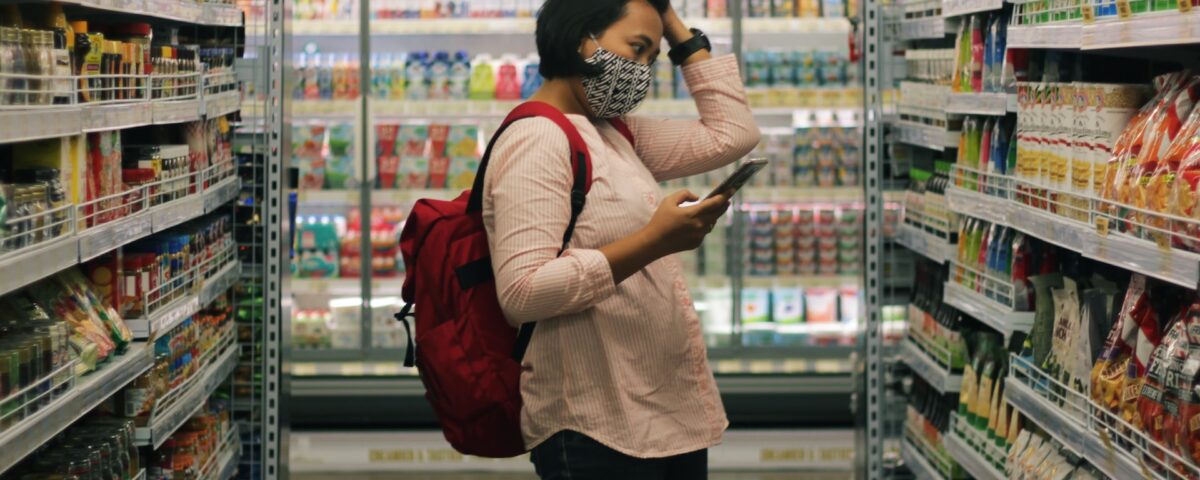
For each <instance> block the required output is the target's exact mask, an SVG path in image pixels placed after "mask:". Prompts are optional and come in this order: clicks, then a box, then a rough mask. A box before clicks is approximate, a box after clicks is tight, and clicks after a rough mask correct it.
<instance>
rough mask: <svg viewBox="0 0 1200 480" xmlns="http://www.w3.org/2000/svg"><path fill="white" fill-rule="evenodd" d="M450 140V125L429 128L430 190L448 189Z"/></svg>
mask: <svg viewBox="0 0 1200 480" xmlns="http://www.w3.org/2000/svg"><path fill="white" fill-rule="evenodd" d="M449 140H450V126H449V125H430V126H429V188H433V189H439V190H440V189H444V188H446V176H447V174H449V172H450V157H448V156H447V154H446V152H447V148H446V147H447V143H448V142H449Z"/></svg>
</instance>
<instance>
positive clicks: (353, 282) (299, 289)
mask: <svg viewBox="0 0 1200 480" xmlns="http://www.w3.org/2000/svg"><path fill="white" fill-rule="evenodd" d="M402 283H404V278H403V277H399V278H373V279H372V281H371V290H372V292H374V293H375V295H376V296H378V295H380V294H396V295H399V294H400V285H401V284H402ZM292 294H293V295H300V296H305V295H345V296H359V295H361V294H362V279H359V278H293V279H292Z"/></svg>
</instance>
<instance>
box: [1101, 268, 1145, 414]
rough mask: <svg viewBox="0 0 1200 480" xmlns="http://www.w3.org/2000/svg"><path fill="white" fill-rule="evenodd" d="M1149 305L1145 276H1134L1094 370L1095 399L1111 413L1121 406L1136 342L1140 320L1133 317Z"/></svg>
mask: <svg viewBox="0 0 1200 480" xmlns="http://www.w3.org/2000/svg"><path fill="white" fill-rule="evenodd" d="M1147 302H1149V298H1148V297H1147V296H1146V277H1143V276H1141V275H1134V276H1133V278H1132V279H1131V280H1130V282H1129V289H1128V290H1126V292H1125V299H1124V301H1123V302H1122V304H1121V310H1120V313H1118V314H1117V318H1116V320H1115V321H1114V322H1113V328H1112V330H1109V332H1108V338H1107V339H1106V340H1105V343H1104V350H1103V351H1102V352H1101V353H1100V358H1099V359H1098V360H1096V365H1095V366H1093V367H1092V375H1091V377H1092V382H1091V383H1092V400H1094V401H1095V402H1096V403H1097V404H1099V405H1101V406H1102V407H1104V408H1106V409H1108V410H1109V411H1113V412H1115V411H1116V410H1117V407H1119V406H1120V395H1121V391H1122V389H1123V388H1124V380H1125V375H1124V374H1125V369H1126V368H1127V367H1128V365H1129V358H1130V355H1131V353H1132V352H1133V344H1134V343H1136V342H1137V321H1136V320H1135V319H1134V318H1133V311H1134V309H1135V307H1138V306H1139V305H1141V304H1144V303H1147Z"/></svg>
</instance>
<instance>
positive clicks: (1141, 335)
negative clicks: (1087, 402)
mask: <svg viewBox="0 0 1200 480" xmlns="http://www.w3.org/2000/svg"><path fill="white" fill-rule="evenodd" d="M1130 314H1131V317H1132V318H1133V319H1134V320H1135V321H1136V322H1137V340H1136V343H1134V345H1133V352H1132V355H1131V356H1130V358H1129V364H1128V366H1127V368H1126V369H1125V380H1124V382H1125V385H1124V388H1123V389H1122V392H1121V408H1120V414H1121V418H1122V419H1124V420H1125V421H1127V422H1129V423H1130V424H1131V425H1133V428H1136V429H1138V430H1144V429H1145V421H1146V420H1148V419H1145V418H1142V416H1141V414H1140V413H1139V412H1138V409H1137V399H1138V396H1139V395H1140V393H1141V391H1142V385H1143V384H1144V383H1145V381H1146V367H1147V366H1148V365H1149V364H1150V354H1151V353H1153V352H1154V349H1155V348H1157V347H1158V345H1159V344H1160V343H1162V329H1161V328H1160V326H1159V324H1158V312H1157V311H1155V309H1154V305H1153V304H1152V303H1151V302H1150V299H1149V297H1146V301H1141V302H1138V304H1137V305H1135V306H1134V308H1133V310H1132V311H1131V312H1130Z"/></svg>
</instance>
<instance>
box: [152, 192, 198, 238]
mask: <svg viewBox="0 0 1200 480" xmlns="http://www.w3.org/2000/svg"><path fill="white" fill-rule="evenodd" d="M203 213H204V199H203V198H201V196H200V195H191V196H189V197H188V198H184V199H181V200H175V201H173V202H171V203H168V204H166V205H160V206H158V207H155V208H154V209H152V210H151V216H152V217H153V219H154V220H153V221H154V231H155V233H157V232H161V231H163V230H166V229H168V228H171V227H174V226H176V225H179V224H181V223H183V222H186V221H188V220H191V219H193V218H196V217H198V216H200V215H201V214H203Z"/></svg>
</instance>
